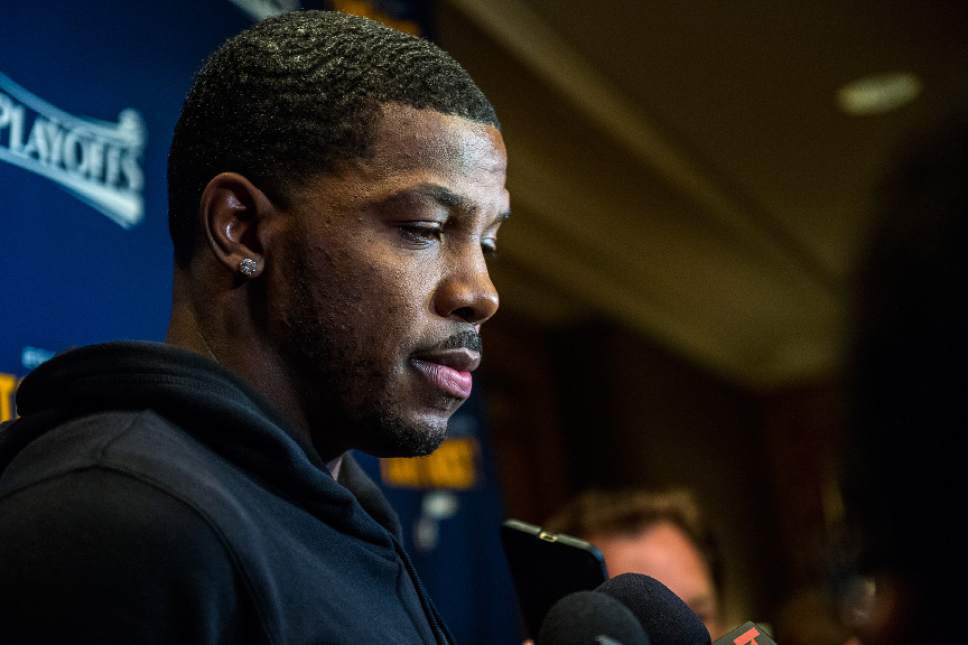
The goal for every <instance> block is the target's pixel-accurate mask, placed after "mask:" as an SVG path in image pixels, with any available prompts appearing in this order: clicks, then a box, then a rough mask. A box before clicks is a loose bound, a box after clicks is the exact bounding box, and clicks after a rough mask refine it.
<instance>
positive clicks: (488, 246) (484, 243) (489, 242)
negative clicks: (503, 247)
mask: <svg viewBox="0 0 968 645" xmlns="http://www.w3.org/2000/svg"><path fill="white" fill-rule="evenodd" d="M481 250H482V251H483V252H484V257H486V258H496V257H497V240H493V239H484V240H481Z"/></svg>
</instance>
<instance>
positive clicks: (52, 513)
mask: <svg viewBox="0 0 968 645" xmlns="http://www.w3.org/2000/svg"><path fill="white" fill-rule="evenodd" d="M498 127H499V126H498V121H497V118H496V116H495V114H494V111H493V108H492V107H491V105H490V104H489V103H488V101H487V99H486V98H485V97H484V96H483V94H482V93H481V92H480V90H479V89H478V88H477V87H476V86H475V85H474V83H473V82H472V81H471V79H470V78H469V77H468V75H467V74H466V72H465V71H464V70H463V69H462V68H461V67H460V66H459V65H458V64H457V63H456V62H455V61H454V60H452V59H451V58H450V57H449V56H447V55H446V54H445V53H443V52H442V51H440V50H439V49H437V48H436V47H435V46H433V45H431V44H429V43H427V42H426V41H422V40H419V39H416V38H413V37H411V36H407V35H404V34H401V33H398V32H395V31H392V30H390V29H387V28H384V27H381V26H379V25H377V24H376V23H373V22H370V21H367V20H364V19H359V18H353V17H349V16H346V15H342V14H336V13H324V12H305V13H292V14H288V15H285V16H282V17H279V18H274V19H270V20H267V21H265V22H263V23H261V24H259V25H257V26H256V27H254V28H253V29H250V30H249V31H247V32H244V33H242V34H240V35H239V36H237V37H235V38H233V39H231V40H229V41H228V42H226V43H225V44H224V45H223V46H222V47H221V48H220V49H219V50H218V51H216V52H215V54H213V55H212V57H211V58H210V59H209V60H208V61H207V62H206V64H205V65H204V67H203V68H202V69H201V71H200V72H199V73H198V75H197V76H196V79H195V82H194V84H193V87H192V90H191V92H190V93H189V96H188V98H187V100H186V102H185V106H184V108H183V111H182V114H181V117H180V119H179V121H178V124H177V126H176V128H175V134H174V139H173V142H172V146H171V152H170V156H169V198H170V228H171V233H172V239H173V242H174V248H175V274H174V287H173V293H174V296H173V307H172V316H171V323H170V327H169V332H168V338H167V344H164V345H162V344H151V343H117V344H108V345H101V346H92V347H86V348H81V349H78V350H74V351H72V352H68V353H66V354H64V355H62V356H60V357H58V358H55V359H53V360H52V361H50V362H48V363H46V364H44V365H42V366H41V367H39V368H38V369H37V370H35V372H34V373H33V374H31V375H30V376H28V377H27V378H26V379H25V381H24V383H23V384H22V386H21V389H20V391H19V393H18V411H19V413H20V414H21V415H22V417H21V418H20V419H19V420H17V421H15V422H13V424H12V426H11V427H10V428H8V429H7V430H6V431H5V432H3V433H0V436H2V437H3V438H2V439H0V545H2V547H0V640H2V641H3V642H4V643H11V642H14V643H15V642H31V643H39V642H54V641H56V642H78V641H81V642H97V643H114V642H125V643H216V642H218V643H248V642H259V643H269V642H271V643H344V642H345V643H369V642H380V643H445V642H449V640H450V639H449V637H448V635H447V632H446V628H445V627H444V626H443V624H442V622H441V620H440V617H439V615H438V614H437V612H436V611H435V610H434V608H433V606H432V604H431V602H430V600H429V598H428V597H427V596H426V594H425V593H424V592H423V589H422V587H421V585H420V583H419V581H418V580H417V578H416V575H415V573H414V570H413V567H412V566H411V564H410V561H409V559H408V558H407V555H406V554H405V553H404V552H403V549H402V548H401V546H400V543H399V526H398V524H397V521H396V518H395V516H394V514H393V512H392V510H390V508H389V507H388V506H387V504H386V502H385V500H384V499H383V498H382V496H381V495H380V494H379V493H378V492H377V490H376V488H375V486H374V485H373V484H372V483H371V482H370V481H369V480H367V479H366V477H365V476H364V475H363V474H362V473H361V472H360V470H359V468H358V466H356V464H355V463H354V462H353V461H352V459H351V458H350V457H348V456H347V455H346V451H347V450H350V449H361V450H364V451H367V452H369V453H372V454H376V455H380V456H403V455H422V454H427V453H429V452H431V451H433V450H434V448H435V447H436V446H437V445H439V443H440V442H441V441H442V440H443V438H444V435H445V433H446V429H447V421H448V418H449V417H450V415H451V414H452V413H453V412H454V411H455V410H456V409H457V407H458V406H459V405H460V404H461V403H462V401H463V400H464V399H466V398H467V396H468V395H469V393H470V390H471V372H472V371H473V370H474V369H475V368H476V367H477V365H478V362H479V360H480V356H481V344H480V337H479V332H480V327H481V325H482V324H483V323H484V322H485V321H487V319H488V318H490V317H491V316H492V315H493V314H494V313H495V311H496V310H497V306H498V299H497V293H496V291H495V289H494V286H493V284H492V283H491V281H490V278H489V276H488V269H487V265H486V256H487V255H488V254H490V253H493V252H494V251H495V245H496V237H497V232H498V228H499V227H500V225H501V222H502V221H503V220H504V219H505V218H506V217H507V214H508V194H507V191H506V190H505V187H504V183H505V166H506V155H505V150H504V144H503V142H502V139H501V134H500V132H499V129H498Z"/></svg>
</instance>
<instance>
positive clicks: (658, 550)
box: [590, 521, 722, 638]
mask: <svg viewBox="0 0 968 645" xmlns="http://www.w3.org/2000/svg"><path fill="white" fill-rule="evenodd" d="M590 541H591V542H592V543H593V544H595V546H597V547H598V548H599V549H600V550H601V552H602V555H604V556H605V564H606V566H607V567H608V575H609V576H617V575H619V574H622V573H643V574H645V575H648V576H651V577H653V578H655V579H656V580H658V581H659V582H661V583H662V584H664V585H665V586H667V587H669V589H671V590H672V592H673V593H674V594H676V595H677V596H679V597H680V598H681V599H682V600H683V601H684V602H685V603H686V604H687V605H689V608H690V609H692V610H693V611H694V612H696V614H697V615H698V616H699V618H700V619H701V620H702V621H703V624H705V625H706V629H708V630H709V633H710V635H711V636H712V637H713V638H717V637H718V636H720V634H721V631H722V629H721V626H720V619H719V606H718V604H719V603H718V599H717V597H716V589H715V587H714V586H713V580H712V575H711V574H710V571H709V566H708V565H707V564H706V561H705V560H704V559H703V557H702V555H701V554H700V553H699V550H698V549H697V548H696V546H695V545H694V544H693V543H692V540H690V539H689V537H688V536H687V535H686V534H685V533H684V532H683V531H682V530H680V529H679V528H678V527H677V526H675V525H674V524H672V523H670V522H666V521H663V522H658V523H656V524H653V525H651V526H649V527H647V528H646V529H644V530H642V531H639V532H637V533H633V534H629V535H625V534H618V535H594V536H591V540H590Z"/></svg>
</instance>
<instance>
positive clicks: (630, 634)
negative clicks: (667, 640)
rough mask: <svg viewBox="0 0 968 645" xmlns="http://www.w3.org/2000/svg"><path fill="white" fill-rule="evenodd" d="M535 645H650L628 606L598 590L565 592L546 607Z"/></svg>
mask: <svg viewBox="0 0 968 645" xmlns="http://www.w3.org/2000/svg"><path fill="white" fill-rule="evenodd" d="M537 645H651V643H650V641H649V637H648V635H646V633H645V631H644V630H643V629H642V625H641V623H639V621H638V619H637V618H636V617H635V615H634V614H633V613H632V612H631V611H630V610H629V608H628V607H626V606H625V605H623V604H622V603H621V602H619V601H618V600H616V599H614V598H612V597H611V596H607V595H605V594H603V593H599V592H597V591H576V592H575V593H571V594H568V595H567V596H565V597H564V598H562V599H561V600H559V601H558V602H556V603H555V604H554V605H552V607H551V609H549V610H548V613H547V615H545V619H544V621H543V622H542V623H541V630H540V631H539V632H538V640H537Z"/></svg>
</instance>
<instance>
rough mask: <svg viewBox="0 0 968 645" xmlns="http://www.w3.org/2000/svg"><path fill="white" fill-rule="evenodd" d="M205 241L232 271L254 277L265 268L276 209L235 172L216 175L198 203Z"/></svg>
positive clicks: (261, 193) (216, 256)
mask: <svg viewBox="0 0 968 645" xmlns="http://www.w3.org/2000/svg"><path fill="white" fill-rule="evenodd" d="M199 209H200V212H199V217H200V218H201V225H202V231H203V233H204V238H203V239H204V240H205V242H206V244H207V246H208V247H209V250H210V251H211V252H212V255H214V256H215V258H216V259H217V260H218V261H219V262H220V263H221V264H223V265H224V266H225V268H226V269H227V270H228V271H230V272H232V273H236V274H239V275H241V276H244V277H245V278H255V277H257V276H258V275H259V274H260V273H262V271H263V269H264V268H265V257H266V249H265V244H266V243H267V239H266V235H264V233H265V231H263V230H262V229H268V228H269V226H268V222H267V220H268V218H269V216H271V215H272V214H274V213H275V211H276V209H275V207H274V206H273V205H272V202H271V201H269V198H268V197H266V194H265V193H264V192H262V191H261V190H259V189H258V188H257V187H256V186H255V184H253V183H252V182H250V181H249V180H248V179H246V178H245V177H243V176H242V175H240V174H238V173H234V172H223V173H221V174H218V175H216V176H215V177H213V178H212V179H211V181H209V182H208V185H207V186H205V190H203V191H202V198H201V201H200V203H199Z"/></svg>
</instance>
